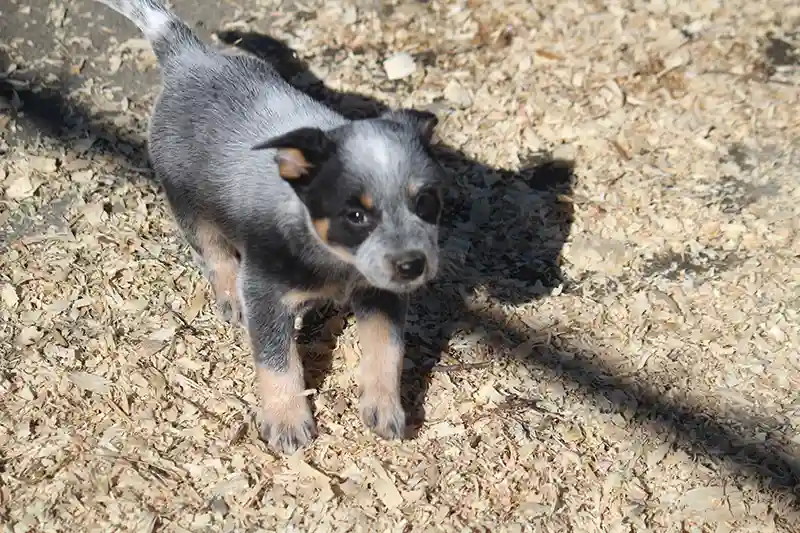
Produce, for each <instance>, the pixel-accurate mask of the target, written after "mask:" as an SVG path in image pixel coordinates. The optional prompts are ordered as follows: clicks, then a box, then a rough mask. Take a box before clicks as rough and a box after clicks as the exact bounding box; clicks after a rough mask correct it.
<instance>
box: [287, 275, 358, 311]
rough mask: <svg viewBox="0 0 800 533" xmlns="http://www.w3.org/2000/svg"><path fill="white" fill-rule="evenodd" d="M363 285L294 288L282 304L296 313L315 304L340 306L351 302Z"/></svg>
mask: <svg viewBox="0 0 800 533" xmlns="http://www.w3.org/2000/svg"><path fill="white" fill-rule="evenodd" d="M362 285H363V283H360V282H359V281H358V280H343V281H331V282H327V283H325V284H323V285H320V286H317V287H312V288H294V289H291V290H289V291H288V292H287V293H286V294H285V295H284V296H283V298H281V302H283V304H284V305H286V306H287V307H289V308H290V309H291V310H293V311H294V312H302V311H304V310H305V309H307V308H309V307H311V306H312V305H314V304H317V303H320V302H323V301H332V302H334V303H336V304H337V305H339V306H344V305H346V304H348V303H349V302H350V297H351V296H352V294H353V291H355V290H357V289H358V288H359V287H361V286H362Z"/></svg>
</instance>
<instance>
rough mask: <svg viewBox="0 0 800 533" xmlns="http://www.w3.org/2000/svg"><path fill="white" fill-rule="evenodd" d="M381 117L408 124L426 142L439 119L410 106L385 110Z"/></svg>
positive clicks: (428, 140) (429, 139)
mask: <svg viewBox="0 0 800 533" xmlns="http://www.w3.org/2000/svg"><path fill="white" fill-rule="evenodd" d="M381 117H382V118H385V119H387V120H393V121H395V122H401V123H404V124H410V125H411V126H412V127H413V128H414V129H416V130H417V132H418V133H419V135H420V137H422V138H423V139H424V140H425V142H426V143H428V142H430V141H431V138H432V137H433V132H434V130H435V129H436V126H437V125H438V124H439V119H438V118H436V115H434V114H433V113H431V112H429V111H419V110H417V109H410V108H409V109H397V110H393V111H387V112H385V113H384V114H383V115H381Z"/></svg>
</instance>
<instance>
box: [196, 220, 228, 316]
mask: <svg viewBox="0 0 800 533" xmlns="http://www.w3.org/2000/svg"><path fill="white" fill-rule="evenodd" d="M196 234H197V241H198V243H199V244H200V248H201V252H202V254H203V258H204V259H205V261H206V264H207V266H208V268H209V271H210V272H212V273H213V276H212V280H211V281H212V284H213V286H214V296H215V297H216V298H217V300H218V301H219V303H220V304H225V303H228V304H229V305H230V306H231V311H232V312H233V314H234V315H237V314H238V312H239V298H238V293H237V290H236V278H237V277H238V275H239V260H238V258H237V257H236V249H235V248H234V247H233V246H232V245H231V244H230V243H229V242H228V241H227V240H226V239H225V237H224V236H223V235H222V233H221V232H220V231H219V230H218V229H217V228H216V227H215V226H214V225H212V224H210V223H208V222H201V223H200V224H198V226H197V229H196ZM234 318H236V317H235V316H234Z"/></svg>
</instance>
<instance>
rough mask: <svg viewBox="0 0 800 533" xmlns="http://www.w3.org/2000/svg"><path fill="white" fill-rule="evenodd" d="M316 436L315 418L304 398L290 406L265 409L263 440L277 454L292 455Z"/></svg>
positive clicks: (262, 426) (262, 430)
mask: <svg viewBox="0 0 800 533" xmlns="http://www.w3.org/2000/svg"><path fill="white" fill-rule="evenodd" d="M315 435H316V427H315V424H314V417H313V416H312V415H311V409H310V408H309V407H308V402H307V401H306V399H305V398H304V397H303V398H298V399H296V400H292V401H291V402H290V404H288V405H281V406H270V407H265V408H264V419H263V421H262V422H261V438H262V439H263V440H264V441H265V442H266V443H267V444H268V445H269V446H270V448H272V449H273V450H275V451H276V452H278V453H281V454H286V455H291V454H293V453H294V452H296V451H297V450H299V449H300V448H303V447H304V446H306V445H307V444H308V443H310V442H311V440H312V439H313V438H314V436H315Z"/></svg>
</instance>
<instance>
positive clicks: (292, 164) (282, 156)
mask: <svg viewBox="0 0 800 533" xmlns="http://www.w3.org/2000/svg"><path fill="white" fill-rule="evenodd" d="M311 166H312V165H311V163H309V162H308V161H307V160H306V157H305V156H304V155H303V152H301V151H300V150H298V149H297V148H281V149H280V150H278V173H279V174H280V175H281V177H282V178H283V179H285V180H294V179H297V178H299V177H301V176H303V175H304V174H305V173H306V172H307V171H308V169H309V168H311Z"/></svg>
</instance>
